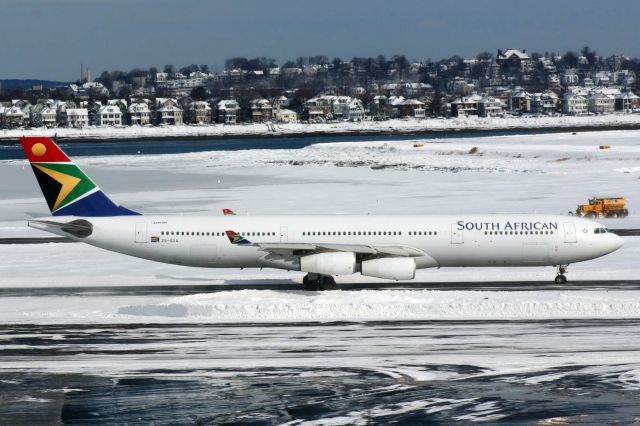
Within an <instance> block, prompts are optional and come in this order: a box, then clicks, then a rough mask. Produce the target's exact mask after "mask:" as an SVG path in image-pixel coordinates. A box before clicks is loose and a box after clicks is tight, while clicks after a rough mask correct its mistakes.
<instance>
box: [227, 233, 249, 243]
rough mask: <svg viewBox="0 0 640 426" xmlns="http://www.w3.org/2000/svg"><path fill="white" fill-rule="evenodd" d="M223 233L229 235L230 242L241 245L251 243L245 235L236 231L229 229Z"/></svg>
mask: <svg viewBox="0 0 640 426" xmlns="http://www.w3.org/2000/svg"><path fill="white" fill-rule="evenodd" d="M225 234H227V237H229V241H230V242H231V244H241V245H247V244H251V241H249V240H247V239H246V238H245V237H243V236H242V235H240V234H238V233H237V232H236V231H231V230H229V231H225Z"/></svg>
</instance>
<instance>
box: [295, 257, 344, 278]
mask: <svg viewBox="0 0 640 426" xmlns="http://www.w3.org/2000/svg"><path fill="white" fill-rule="evenodd" d="M300 270H301V271H303V272H314V273H316V274H321V275H351V274H353V273H354V272H355V271H356V254H355V253H351V252H336V253H318V254H310V255H308V256H302V257H300Z"/></svg>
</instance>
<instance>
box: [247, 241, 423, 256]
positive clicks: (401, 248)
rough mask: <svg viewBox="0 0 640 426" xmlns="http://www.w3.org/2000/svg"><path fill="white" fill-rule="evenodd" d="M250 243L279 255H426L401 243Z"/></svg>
mask: <svg viewBox="0 0 640 426" xmlns="http://www.w3.org/2000/svg"><path fill="white" fill-rule="evenodd" d="M252 245H253V246H256V247H258V248H259V249H260V250H262V251H265V252H268V253H274V254H281V255H291V254H293V252H306V253H305V254H313V253H325V252H331V251H344V252H353V253H356V254H369V255H374V256H375V255H386V256H399V257H420V256H424V255H426V253H425V252H423V251H422V250H419V249H417V248H415V247H411V246H406V245H402V244H372V245H367V244H332V243H253V244H252Z"/></svg>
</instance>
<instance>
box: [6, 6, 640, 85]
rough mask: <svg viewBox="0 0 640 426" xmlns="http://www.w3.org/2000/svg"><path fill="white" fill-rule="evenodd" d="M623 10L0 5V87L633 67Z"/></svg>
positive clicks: (631, 28) (639, 46)
mask: <svg viewBox="0 0 640 426" xmlns="http://www.w3.org/2000/svg"><path fill="white" fill-rule="evenodd" d="M638 16H640V2H639V1H634V0H628V1H622V0H609V1H606V2H603V1H602V0H560V1H559V0H535V1H520V0H456V1H446V0H439V1H431V0H394V1H391V0H320V1H318V0H314V1H307V0H272V1H264V0H259V1H255V0H231V1H206V0H170V1H169V0H109V1H98V0H0V28H2V34H3V36H4V37H3V41H2V42H1V43H0V78H42V79H49V80H61V81H71V80H76V79H78V78H79V77H80V64H84V65H85V66H86V67H89V68H90V69H91V71H92V74H93V75H94V76H96V75H98V74H99V73H100V72H102V71H104V70H114V69H120V70H124V71H128V70H130V69H132V68H136V67H138V68H144V69H146V68H149V67H151V66H156V67H158V68H162V67H163V66H164V65H165V64H172V65H175V66H176V67H177V68H180V67H182V66H185V65H189V64H192V63H196V64H207V65H209V66H210V67H212V69H214V70H221V69H222V67H223V65H224V61H225V59H227V58H230V57H234V56H244V57H257V56H266V57H271V58H275V59H276V60H278V62H279V63H282V62H284V60H286V59H295V58H296V57H298V56H315V55H325V56H328V57H329V58H333V57H336V56H338V57H341V58H343V59H349V58H351V57H353V56H377V55H378V54H383V55H386V56H389V57H390V56H392V55H394V54H404V55H406V56H407V57H408V58H409V59H410V60H413V59H415V60H426V59H427V58H431V59H434V60H437V59H441V58H446V57H450V56H453V55H460V56H463V57H474V56H475V55H476V54H477V53H480V52H484V51H489V52H492V53H495V52H496V50H497V49H500V48H502V49H506V48H518V49H525V50H526V51H527V52H540V53H544V52H546V51H548V52H565V51H567V50H575V51H579V50H580V49H581V48H582V47H583V46H589V47H591V48H592V49H595V50H596V51H597V52H598V53H599V54H603V55H611V54H625V55H628V56H632V57H640V43H638V41H639V40H640V37H639V35H640V23H639V22H638V21H637V18H638Z"/></svg>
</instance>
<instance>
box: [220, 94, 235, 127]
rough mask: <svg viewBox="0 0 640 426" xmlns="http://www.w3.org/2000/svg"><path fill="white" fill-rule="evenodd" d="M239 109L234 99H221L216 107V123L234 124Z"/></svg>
mask: <svg viewBox="0 0 640 426" xmlns="http://www.w3.org/2000/svg"><path fill="white" fill-rule="evenodd" d="M240 112H241V109H240V105H239V104H238V101H236V100H235V99H223V100H221V101H219V102H218V104H217V105H216V122H217V123H223V124H236V123H237V122H238V115H240Z"/></svg>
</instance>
